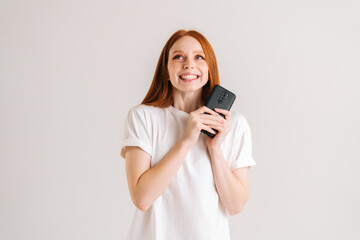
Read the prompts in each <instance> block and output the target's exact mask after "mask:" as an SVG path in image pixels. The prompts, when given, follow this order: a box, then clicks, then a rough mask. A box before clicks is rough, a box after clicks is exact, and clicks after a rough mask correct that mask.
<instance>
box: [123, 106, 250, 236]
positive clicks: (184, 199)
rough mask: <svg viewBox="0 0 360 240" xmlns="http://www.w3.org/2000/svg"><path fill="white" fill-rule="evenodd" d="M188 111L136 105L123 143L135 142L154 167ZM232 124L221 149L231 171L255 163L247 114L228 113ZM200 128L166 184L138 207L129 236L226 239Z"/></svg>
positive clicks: (226, 226)
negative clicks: (150, 200)
mask: <svg viewBox="0 0 360 240" xmlns="http://www.w3.org/2000/svg"><path fill="white" fill-rule="evenodd" d="M188 119H189V114H188V113H186V112H183V111H181V110H178V109H176V108H174V107H173V106H170V107H168V108H158V107H153V106H147V105H142V104H140V105H137V106H135V107H133V108H131V109H130V111H129V113H128V117H127V122H126V127H125V136H124V137H125V138H124V140H123V142H122V145H121V156H122V157H123V158H124V149H123V147H124V146H138V147H140V148H141V149H143V150H144V151H145V152H147V153H149V154H150V155H151V156H152V158H151V167H153V166H155V165H156V164H157V163H158V162H159V161H160V160H161V159H162V158H163V157H164V156H165V155H166V154H167V153H168V152H169V150H170V149H171V148H172V147H173V146H174V145H175V144H176V143H177V142H178V141H179V140H180V139H181V137H182V136H183V133H184V131H185V128H186V126H187V122H188ZM231 126H232V129H231V131H230V132H229V133H228V135H227V137H226V139H225V140H224V142H223V144H222V146H221V148H222V150H223V154H224V157H225V159H226V161H227V162H228V164H229V167H230V169H231V170H233V169H236V168H241V167H247V166H253V165H256V163H255V161H254V159H253V156H252V141H251V133H250V128H249V125H248V123H247V120H246V119H245V117H244V116H243V115H242V114H240V113H238V112H232V113H231ZM207 137H208V136H207V135H205V134H203V133H200V137H199V140H198V142H197V143H196V144H195V145H194V146H193V147H192V148H191V150H190V151H189V153H188V154H187V156H186V159H185V160H184V161H183V164H182V165H181V167H180V168H179V169H178V171H177V173H176V175H175V176H174V178H173V180H172V181H171V183H170V185H169V186H168V187H167V188H166V189H165V191H164V193H163V194H162V195H160V196H159V197H158V198H157V199H156V200H155V201H154V203H153V204H152V206H151V207H150V208H149V209H148V210H147V211H145V212H143V211H141V210H139V209H137V208H136V210H135V215H134V218H133V220H132V224H131V227H130V231H129V233H128V236H127V239H129V240H153V239H156V240H169V239H171V240H177V239H179V240H184V239H186V240H190V239H194V240H212V239H213V240H226V239H230V233H229V224H228V218H227V212H226V209H225V207H224V205H223V204H222V202H221V201H220V199H219V196H218V194H217V192H216V189H215V182H214V177H213V172H212V168H211V163H210V156H209V154H208V152H207V146H206V143H205V138H207Z"/></svg>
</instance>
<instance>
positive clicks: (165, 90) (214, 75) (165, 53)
mask: <svg viewBox="0 0 360 240" xmlns="http://www.w3.org/2000/svg"><path fill="white" fill-rule="evenodd" d="M184 36H191V37H193V38H195V39H196V40H198V41H199V43H200V45H201V47H202V49H203V50H204V54H205V61H206V63H207V65H208V69H209V76H208V82H207V83H206V84H205V85H204V86H203V89H202V95H201V103H202V105H204V104H205V101H206V99H207V98H208V96H209V95H210V92H211V90H212V89H213V87H214V86H215V85H220V79H219V71H218V66H217V61H216V57H215V53H214V50H213V49H212V47H211V45H210V43H209V42H208V40H207V39H206V38H205V37H204V36H203V35H202V34H201V33H199V32H197V31H195V30H189V31H186V30H183V29H181V30H178V31H176V32H175V33H174V34H173V35H172V36H171V37H170V39H169V40H168V41H167V42H166V44H165V46H164V48H163V50H162V52H161V54H160V57H159V61H158V63H157V66H156V70H155V74H154V77H153V80H152V83H151V86H150V89H149V91H148V93H147V94H146V96H145V98H144V100H143V101H142V103H141V104H145V105H152V106H157V107H162V108H164V107H169V106H170V105H172V104H173V102H174V99H173V96H172V85H171V82H170V81H169V72H168V69H167V64H168V58H169V51H170V48H171V47H172V45H173V44H174V43H175V42H176V41H177V40H178V39H179V38H181V37H184Z"/></svg>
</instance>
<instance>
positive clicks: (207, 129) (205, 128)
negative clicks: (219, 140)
mask: <svg viewBox="0 0 360 240" xmlns="http://www.w3.org/2000/svg"><path fill="white" fill-rule="evenodd" d="M202 129H203V130H206V131H208V132H209V133H212V134H216V132H215V131H214V130H213V129H212V128H211V127H209V126H207V125H205V124H203V127H202Z"/></svg>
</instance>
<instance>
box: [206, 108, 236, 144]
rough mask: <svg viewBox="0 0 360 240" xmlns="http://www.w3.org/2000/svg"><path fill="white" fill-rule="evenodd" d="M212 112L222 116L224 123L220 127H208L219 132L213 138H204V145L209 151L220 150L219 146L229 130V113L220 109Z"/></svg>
mask: <svg viewBox="0 0 360 240" xmlns="http://www.w3.org/2000/svg"><path fill="white" fill-rule="evenodd" d="M214 111H215V112H218V113H221V114H224V115H225V122H224V123H223V124H221V126H215V125H208V126H209V127H211V128H213V129H216V130H217V131H219V132H218V133H217V134H216V135H215V137H213V138H211V137H209V136H208V137H207V138H206V145H207V147H208V149H209V151H212V150H217V149H220V147H221V144H222V143H223V142H224V140H225V138H226V136H227V134H228V133H229V132H230V130H231V112H230V111H227V110H224V109H220V108H215V109H214Z"/></svg>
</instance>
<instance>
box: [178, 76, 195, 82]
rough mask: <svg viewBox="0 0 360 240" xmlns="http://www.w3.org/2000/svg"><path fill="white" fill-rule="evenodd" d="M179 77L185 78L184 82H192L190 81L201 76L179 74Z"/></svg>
mask: <svg viewBox="0 0 360 240" xmlns="http://www.w3.org/2000/svg"><path fill="white" fill-rule="evenodd" d="M179 78H180V79H181V80H183V81H184V82H190V81H194V80H198V79H199V78H200V76H199V75H193V76H185V77H182V76H181V75H180V76H179Z"/></svg>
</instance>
